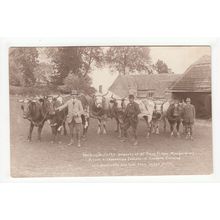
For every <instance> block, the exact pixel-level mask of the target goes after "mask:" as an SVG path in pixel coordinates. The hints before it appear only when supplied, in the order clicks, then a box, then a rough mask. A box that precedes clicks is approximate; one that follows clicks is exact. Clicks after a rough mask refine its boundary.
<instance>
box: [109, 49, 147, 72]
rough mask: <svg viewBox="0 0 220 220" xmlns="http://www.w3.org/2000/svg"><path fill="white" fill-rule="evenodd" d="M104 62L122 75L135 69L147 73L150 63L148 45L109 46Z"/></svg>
mask: <svg viewBox="0 0 220 220" xmlns="http://www.w3.org/2000/svg"><path fill="white" fill-rule="evenodd" d="M106 62H107V64H109V65H110V67H111V68H112V69H116V70H117V71H118V72H119V73H120V74H122V75H127V74H129V73H133V72H135V71H137V72H141V71H144V72H146V73H148V68H149V64H150V63H151V59H150V49H149V48H148V47H110V48H109V49H108V50H107V53H106Z"/></svg>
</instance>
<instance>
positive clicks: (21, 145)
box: [8, 45, 213, 178]
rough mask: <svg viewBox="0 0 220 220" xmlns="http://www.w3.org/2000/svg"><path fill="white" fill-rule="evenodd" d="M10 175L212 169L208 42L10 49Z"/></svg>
mask: <svg viewBox="0 0 220 220" xmlns="http://www.w3.org/2000/svg"><path fill="white" fill-rule="evenodd" d="M8 62H9V63H8V65H9V90H10V91H9V98H10V169H11V176H12V177H14V178H23V177H89V176H94V177H97V176H158V175H210V174H212V173H213V147H212V86H211V75H212V73H211V72H212V68H211V65H212V64H211V47H210V46H209V45H204V46H202V45H189V46H186V45H179V46H177V45H169V46H168V45H164V46H161V45H160V46H156V45H153V46H152V45H143V46H140V45H138V46H134V45H131V46H128V45H126V46H124V45H121V46H118V45H117V46H93V45H92V46H65V47H64V46H56V47H40V46H38V47H24V46H22V47H10V48H9V50H8Z"/></svg>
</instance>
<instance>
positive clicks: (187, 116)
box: [183, 104, 196, 123]
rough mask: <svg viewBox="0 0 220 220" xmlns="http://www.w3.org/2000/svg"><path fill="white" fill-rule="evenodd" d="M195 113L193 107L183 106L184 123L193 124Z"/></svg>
mask: <svg viewBox="0 0 220 220" xmlns="http://www.w3.org/2000/svg"><path fill="white" fill-rule="evenodd" d="M195 117H196V111H195V107H194V105H192V104H190V105H185V106H184V108H183V121H184V122H185V123H194V120H195Z"/></svg>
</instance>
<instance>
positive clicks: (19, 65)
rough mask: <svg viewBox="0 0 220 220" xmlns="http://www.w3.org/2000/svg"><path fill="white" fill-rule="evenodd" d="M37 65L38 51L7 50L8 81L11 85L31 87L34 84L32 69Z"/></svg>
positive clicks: (28, 48)
mask: <svg viewBox="0 0 220 220" xmlns="http://www.w3.org/2000/svg"><path fill="white" fill-rule="evenodd" d="M37 64H38V51H37V49H36V48H33V47H17V48H10V50H9V80H10V84H11V85H22V86H31V85H34V83H35V77H34V69H35V67H36V66H37Z"/></svg>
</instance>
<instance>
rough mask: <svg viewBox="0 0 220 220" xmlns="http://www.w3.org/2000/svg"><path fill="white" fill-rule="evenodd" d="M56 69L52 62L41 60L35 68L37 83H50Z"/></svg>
mask: <svg viewBox="0 0 220 220" xmlns="http://www.w3.org/2000/svg"><path fill="white" fill-rule="evenodd" d="M53 72H54V69H53V66H52V65H51V64H50V63H46V62H40V63H39V64H38V65H37V67H36V68H35V69H34V77H35V79H36V83H40V84H47V85H48V84H49V83H50V82H51V76H52V75H53Z"/></svg>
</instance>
